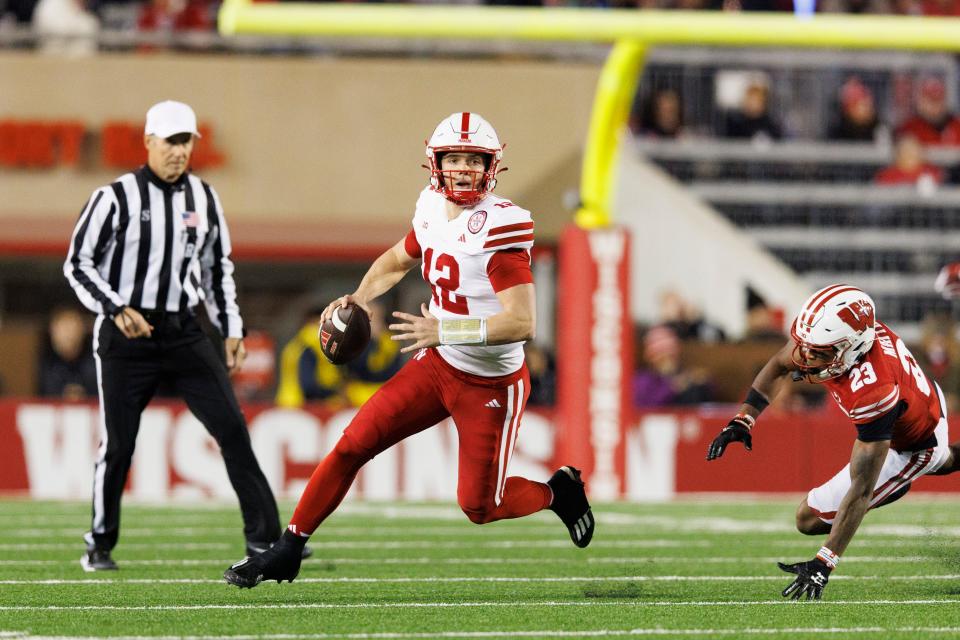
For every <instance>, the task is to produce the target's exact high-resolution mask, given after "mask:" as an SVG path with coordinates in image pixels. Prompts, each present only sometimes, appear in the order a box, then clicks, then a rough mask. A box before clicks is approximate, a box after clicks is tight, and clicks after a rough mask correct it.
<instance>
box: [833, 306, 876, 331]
mask: <svg viewBox="0 0 960 640" xmlns="http://www.w3.org/2000/svg"><path fill="white" fill-rule="evenodd" d="M837 317H839V318H840V319H841V320H843V322H844V323H845V324H847V325H848V326H849V327H850V328H851V329H854V330H855V331H864V330H866V329H869V328H870V327H872V326H873V307H872V306H870V304H869V303H868V302H866V301H865V300H857V301H856V302H852V303H850V304H849V305H847V306H846V307H844V308H843V309H840V311H838V312H837Z"/></svg>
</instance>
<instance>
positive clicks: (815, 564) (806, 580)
mask: <svg viewBox="0 0 960 640" xmlns="http://www.w3.org/2000/svg"><path fill="white" fill-rule="evenodd" d="M777 566H778V567H780V568H781V569H782V570H783V571H786V572H787V573H794V574H796V575H797V577H796V578H794V579H793V582H791V583H790V584H789V585H787V588H786V589H784V590H783V593H782V595H783V597H784V598H790V599H791V600H800V599H801V598H803V596H804V595H806V596H807V600H819V599H820V596H821V595H823V589H824V587H826V586H827V581H828V580H829V579H830V572H831V571H832V569H831V568H830V567H829V566H828V565H827V563H826V562H824V561H823V560H821V559H820V558H814V559H813V560H810V561H808V562H798V563H796V564H783V563H782V562H778V563H777Z"/></svg>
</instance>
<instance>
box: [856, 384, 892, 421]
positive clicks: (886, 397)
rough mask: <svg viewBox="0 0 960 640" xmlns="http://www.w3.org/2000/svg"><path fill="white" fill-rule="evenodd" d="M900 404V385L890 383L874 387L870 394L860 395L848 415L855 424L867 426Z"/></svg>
mask: <svg viewBox="0 0 960 640" xmlns="http://www.w3.org/2000/svg"><path fill="white" fill-rule="evenodd" d="M899 402H900V385H898V384H897V383H895V382H889V383H887V384H881V385H878V386H876V387H873V388H872V389H870V392H869V393H862V394H858V396H857V397H856V399H855V401H854V406H853V407H851V408H850V411H849V412H848V414H847V415H849V416H850V419H851V420H853V422H854V424H865V423H867V422H873V421H874V420H876V419H877V418H879V417H880V416H882V415H883V414H885V413H889V412H890V411H892V410H893V409H894V408H895V407H896V406H897V403H899Z"/></svg>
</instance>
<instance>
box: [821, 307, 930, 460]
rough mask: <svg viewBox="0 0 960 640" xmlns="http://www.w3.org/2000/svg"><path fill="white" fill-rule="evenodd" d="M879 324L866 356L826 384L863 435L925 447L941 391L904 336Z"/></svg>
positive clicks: (908, 447) (902, 447)
mask: <svg viewBox="0 0 960 640" xmlns="http://www.w3.org/2000/svg"><path fill="white" fill-rule="evenodd" d="M876 327H877V337H876V340H874V343H873V347H871V349H870V351H868V352H867V353H866V356H865V357H864V358H863V359H862V360H861V361H860V362H858V363H857V364H855V365H854V366H853V367H851V368H850V370H849V371H848V372H847V373H846V374H844V375H842V376H839V377H836V378H833V379H832V380H827V381H826V382H825V383H824V384H825V385H826V387H827V389H829V390H830V393H831V395H832V396H833V398H834V400H836V401H837V404H838V405H839V406H840V409H841V410H842V411H843V412H844V413H845V414H847V416H848V417H849V418H850V419H851V420H853V422H854V424H855V425H856V426H857V430H858V431H859V432H860V435H859V436H858V437H859V439H860V440H863V441H866V442H871V441H877V440H886V439H888V438H889V439H891V442H890V448H891V449H896V450H898V451H914V450H917V449H920V448H924V447H925V446H926V445H925V443H926V442H927V441H928V440H929V439H930V438H931V437H932V436H933V432H934V429H935V428H936V426H937V423H938V422H939V420H940V399H939V397H938V395H937V394H938V392H937V390H936V387H935V385H934V383H933V382H932V381H931V380H929V379H928V378H927V376H926V375H925V374H924V372H923V371H922V370H921V369H920V367H919V365H917V361H916V360H914V358H913V355H911V353H910V351H909V350H908V349H907V347H906V345H904V344H903V340H901V339H900V337H899V336H897V334H895V333H894V332H893V331H892V330H891V329H890V328H889V327H887V326H886V325H885V324H883V323H882V322H877V324H876ZM921 445H924V447H921Z"/></svg>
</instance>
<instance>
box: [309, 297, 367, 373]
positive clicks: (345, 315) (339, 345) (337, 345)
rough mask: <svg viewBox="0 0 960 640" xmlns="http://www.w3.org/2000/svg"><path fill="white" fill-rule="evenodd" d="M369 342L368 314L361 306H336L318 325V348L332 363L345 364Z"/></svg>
mask: <svg viewBox="0 0 960 640" xmlns="http://www.w3.org/2000/svg"><path fill="white" fill-rule="evenodd" d="M368 342H370V316H368V315H367V312H366V311H364V310H363V308H362V307H360V306H358V305H355V304H351V305H350V306H348V307H337V309H336V310H334V312H333V313H332V314H331V316H330V318H329V319H327V320H326V321H325V322H324V323H323V324H321V325H320V349H321V350H322V351H323V355H325V356H326V357H327V360H329V361H330V362H332V363H333V364H346V363H347V362H350V361H351V360H353V359H354V358H356V357H357V356H358V355H360V353H361V352H362V351H363V350H364V349H365V348H366V346H367V343H368Z"/></svg>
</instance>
